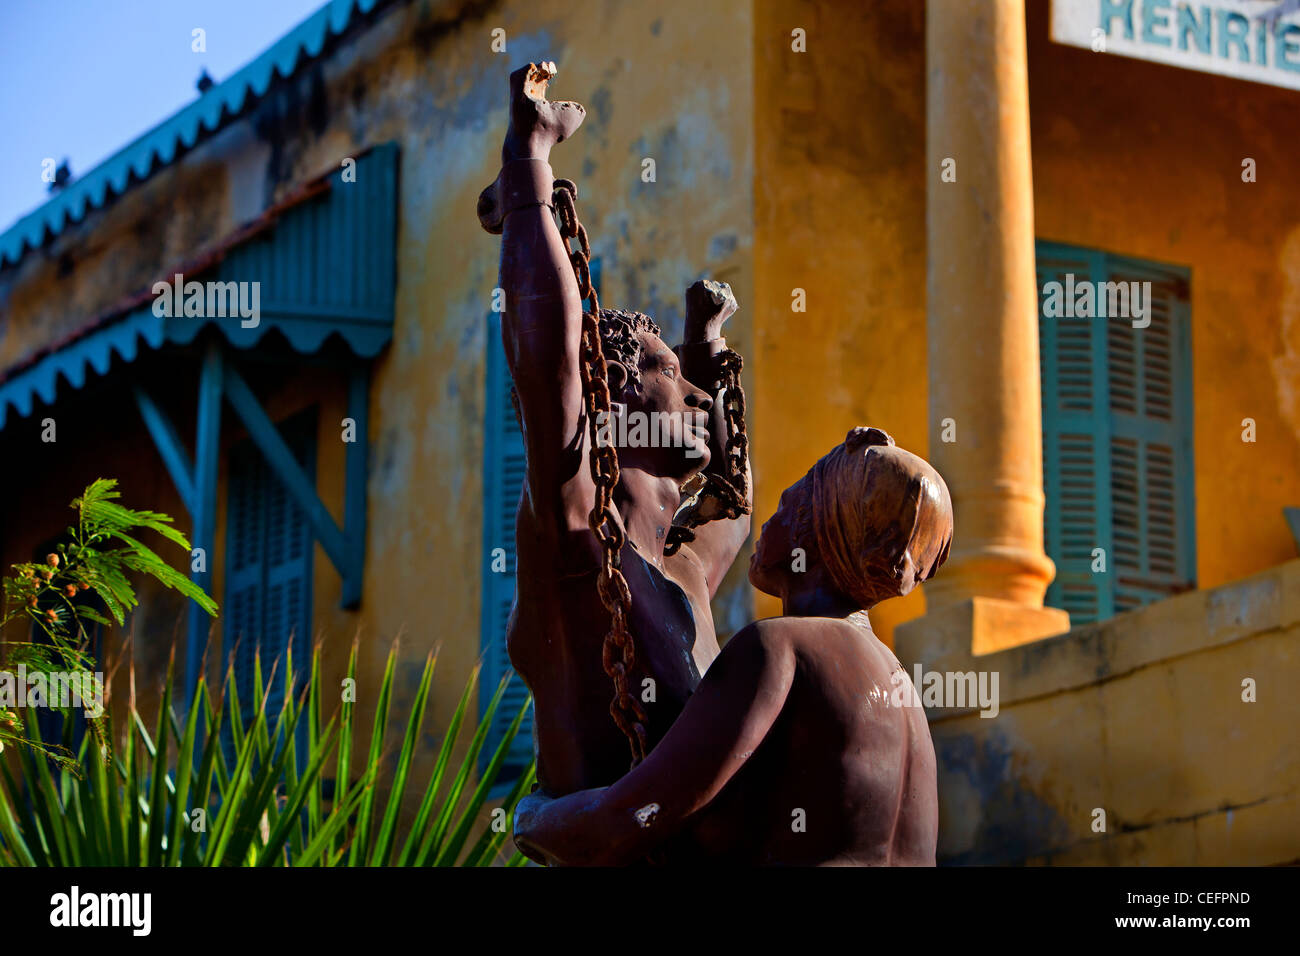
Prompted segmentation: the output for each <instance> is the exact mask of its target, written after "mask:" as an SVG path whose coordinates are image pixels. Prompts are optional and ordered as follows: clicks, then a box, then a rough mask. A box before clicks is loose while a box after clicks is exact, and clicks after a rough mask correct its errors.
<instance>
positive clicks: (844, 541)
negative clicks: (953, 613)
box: [515, 428, 952, 866]
mask: <svg viewBox="0 0 1300 956" xmlns="http://www.w3.org/2000/svg"><path fill="white" fill-rule="evenodd" d="M951 540H952V502H951V500H950V499H949V496H948V489H947V487H946V486H945V485H944V482H943V479H942V478H940V477H939V474H938V473H937V472H936V471H935V470H934V469H933V468H932V467H931V466H930V465H928V464H927V463H926V462H925V461H923V460H922V459H920V458H918V457H916V456H915V455H912V454H911V453H909V452H906V451H903V450H902V449H900V448H897V447H896V446H895V445H894V443H893V439H891V438H889V436H888V435H886V434H885V433H884V432H882V431H880V430H879V429H874V428H856V429H854V430H853V431H851V432H850V433H849V435H848V437H847V439H846V440H845V442H844V444H842V445H840V446H839V447H837V448H836V449H835V450H833V451H832V452H831V453H830V454H828V455H827V456H826V457H824V458H823V459H821V461H819V462H818V463H817V464H816V465H815V466H814V467H813V468H812V470H811V471H809V472H808V474H807V475H805V476H804V477H803V478H802V479H801V480H800V481H799V482H797V483H796V484H794V485H793V486H791V487H790V488H788V489H787V490H786V491H785V493H784V494H783V495H782V496H781V501H780V505H779V507H778V508H777V512H776V514H775V515H773V516H772V518H771V520H770V521H768V522H767V524H766V525H764V527H763V531H762V534H761V535H760V537H759V541H758V545H757V548H756V550H755V553H754V557H753V560H752V562H751V564H750V572H749V577H750V581H751V582H752V583H753V584H754V586H755V587H757V588H760V589H761V590H763V591H765V592H767V593H769V594H772V595H774V596H777V597H780V598H781V601H782V605H783V609H784V614H785V616H783V617H779V618H769V619H767V620H762V621H758V622H757V623H755V624H751V625H749V626H748V627H746V628H744V629H743V630H741V631H740V632H739V633H737V634H736V636H735V637H733V638H732V639H731V640H730V641H729V642H728V643H727V646H726V647H725V648H724V649H723V651H722V653H721V655H720V656H719V657H718V659H717V660H716V661H714V662H713V665H712V667H710V668H709V670H708V672H707V673H706V674H705V675H704V679H703V680H702V681H701V682H700V685H699V687H698V688H697V689H696V691H695V694H694V695H693V696H692V697H691V699H690V701H689V702H688V703H687V705H686V707H685V708H684V709H683V711H682V714H681V716H680V717H679V718H678V719H677V722H676V723H675V724H674V725H673V727H672V729H671V730H670V731H669V732H668V733H667V735H666V736H665V737H664V738H663V740H662V741H660V742H659V744H658V746H657V747H655V749H654V750H653V751H652V752H651V753H650V754H649V756H648V757H647V758H646V760H645V761H644V762H643V763H641V764H640V765H639V766H637V767H636V768H635V769H633V770H632V771H630V772H629V773H628V774H627V775H626V776H624V777H623V778H622V779H621V780H619V781H618V782H617V783H615V784H613V785H612V786H609V787H602V788H596V789H588V790H582V791H579V792H578V793H573V794H569V795H567V796H564V797H561V798H559V799H552V798H550V797H547V796H545V795H543V794H534V795H532V796H529V797H526V798H525V799H524V801H523V802H522V803H521V804H520V807H519V809H518V811H517V813H516V817H515V842H516V845H518V846H519V848H520V849H521V850H522V851H523V852H525V853H526V854H528V855H529V856H531V857H532V858H533V859H536V860H540V861H544V862H547V863H550V864H553V865H556V864H558V865H619V864H627V863H632V862H634V861H637V860H639V859H642V858H643V857H645V856H647V854H651V853H653V852H657V851H658V852H664V853H666V855H667V860H668V861H670V862H672V863H690V862H695V863H713V864H749V865H821V866H835V865H895V866H905V865H922V866H927V865H928V866H933V865H934V862H935V845H936V841H937V836H938V795H937V789H936V784H935V757H934V746H933V744H932V743H931V740H930V731H929V726H928V724H927V721H926V717H925V714H924V712H923V711H922V709H921V708H920V706H918V705H917V704H916V703H915V702H914V700H913V698H912V696H911V695H909V694H902V695H900V694H899V693H898V690H899V688H900V687H903V686H905V687H906V689H907V690H911V686H910V682H909V681H908V678H907V675H906V673H905V672H904V671H903V668H902V667H901V665H900V664H899V663H898V659H897V658H896V657H894V655H893V654H892V653H891V652H890V651H889V650H888V648H886V647H885V646H884V645H883V644H881V643H880V641H878V640H877V639H876V637H875V635H874V634H872V632H871V624H870V622H869V621H868V619H867V614H866V610H867V609H869V608H871V607H872V606H874V605H875V604H877V603H878V602H880V601H882V600H885V599H886V598H890V597H894V596H898V595H903V594H906V593H908V592H909V591H911V590H912V589H913V588H914V587H915V586H916V585H917V584H918V583H920V582H921V581H923V580H925V579H927V578H930V577H932V576H933V575H934V573H935V572H936V571H937V570H938V568H939V566H940V565H941V564H942V563H943V561H944V560H945V558H946V557H947V555H948V549H949V545H950V544H951ZM796 549H803V551H804V554H803V557H804V558H805V559H806V570H799V568H800V567H801V562H800V560H799V558H800V554H799V552H798V551H796ZM792 556H793V557H794V560H792Z"/></svg>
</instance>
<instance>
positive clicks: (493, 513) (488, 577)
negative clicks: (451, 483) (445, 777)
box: [479, 312, 533, 779]
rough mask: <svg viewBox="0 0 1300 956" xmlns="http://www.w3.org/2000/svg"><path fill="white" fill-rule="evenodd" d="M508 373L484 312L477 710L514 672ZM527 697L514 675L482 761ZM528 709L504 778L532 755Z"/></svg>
mask: <svg viewBox="0 0 1300 956" xmlns="http://www.w3.org/2000/svg"><path fill="white" fill-rule="evenodd" d="M510 388H511V382H510V372H509V369H507V368H506V356H505V348H504V346H503V345H502V342H501V315H500V313H497V312H492V313H489V315H488V343H487V403H486V405H487V408H486V416H485V418H486V421H485V422H484V432H485V434H484V452H483V609H482V617H481V625H480V627H481V631H482V635H481V642H482V653H483V671H482V678H481V680H482V683H481V686H480V688H479V712H480V714H481V713H482V712H483V711H484V710H485V709H486V708H487V704H488V702H489V701H490V700H491V699H492V695H493V694H494V693H496V688H497V684H498V682H499V681H500V680H501V678H502V676H503V675H505V674H509V673H512V672H513V669H512V668H511V666H510V656H509V654H508V652H507V650H506V627H507V624H508V623H509V620H510V612H511V609H512V608H513V607H514V601H515V570H516V561H515V513H516V511H517V510H518V508H519V496H520V495H521V494H522V492H523V487H524V470H525V458H524V435H523V432H522V431H521V430H520V428H519V421H518V419H517V418H516V416H515V410H514V405H513V403H512V402H511V399H510ZM497 548H501V549H504V551H505V571H504V572H497V571H493V570H492V564H493V552H494V551H495V550H496V549H497ZM527 696H528V688H527V686H526V685H525V684H524V682H523V680H522V679H521V678H520V677H518V676H515V678H514V679H513V680H512V681H511V683H510V687H509V688H508V689H507V690H506V694H505V696H504V697H503V698H502V700H501V704H500V706H499V707H498V708H497V713H496V716H495V718H494V720H493V723H492V728H491V730H490V731H489V735H488V739H487V743H486V744H485V746H484V760H485V761H486V760H487V759H490V757H491V755H492V754H493V753H495V752H496V748H497V745H498V743H499V742H500V741H501V738H502V736H504V734H505V732H506V730H507V729H508V728H509V726H510V723H511V721H513V720H514V717H515V714H516V713H518V711H519V708H520V707H521V706H522V705H523V702H524V700H525V699H526V698H527ZM532 721H533V718H532V714H531V712H530V713H529V715H528V716H527V717H526V718H525V719H524V723H523V725H522V726H521V727H520V729H519V733H518V735H517V736H516V737H515V739H514V741H513V742H512V744H511V747H510V754H509V756H508V757H507V763H506V766H505V767H504V768H503V770H502V777H503V779H508V778H509V777H511V776H513V775H514V774H516V773H518V772H519V771H521V770H523V768H524V767H526V766H527V765H528V763H529V761H530V760H532V756H533V741H532Z"/></svg>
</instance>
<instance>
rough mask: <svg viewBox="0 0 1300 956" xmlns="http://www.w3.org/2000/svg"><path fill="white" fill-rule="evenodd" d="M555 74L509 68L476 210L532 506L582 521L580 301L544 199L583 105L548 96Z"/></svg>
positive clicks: (587, 490)
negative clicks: (498, 307) (492, 248)
mask: <svg viewBox="0 0 1300 956" xmlns="http://www.w3.org/2000/svg"><path fill="white" fill-rule="evenodd" d="M553 74H554V65H553V64H543V65H541V66H538V65H536V64H531V63H530V64H529V65H528V66H527V67H524V68H522V69H519V70H516V71H515V72H514V73H512V74H511V76H510V96H511V104H510V129H509V132H508V133H507V134H506V140H505V145H504V146H503V147H502V150H501V160H502V168H501V175H500V176H499V177H498V178H497V181H496V182H495V183H494V184H493V185H492V186H490V187H488V189H487V190H485V191H484V193H483V196H482V197H480V200H479V216H480V220H481V221H482V223H483V225H484V228H486V229H487V230H488V231H489V232H498V231H499V232H500V233H501V279H500V281H501V287H502V289H504V291H505V311H504V313H503V314H502V317H501V335H502V339H503V341H504V345H505V354H506V362H507V364H508V366H509V368H510V374H511V377H512V378H513V380H514V384H515V390H516V392H517V394H518V397H519V405H520V411H521V415H522V418H523V431H524V442H525V447H526V450H527V455H528V476H527V481H528V492H529V495H528V497H529V500H530V503H531V506H532V509H533V512H534V514H535V515H537V516H538V517H539V518H543V519H547V518H554V519H557V520H559V521H561V522H567V523H568V525H569V526H570V527H572V528H575V529H585V528H586V510H585V509H586V508H589V507H590V503H591V498H592V492H591V478H590V475H589V474H588V471H587V469H586V467H585V460H584V456H583V447H584V445H583V442H584V434H583V432H584V425H585V419H584V416H583V408H582V384H581V379H580V377H579V365H578V362H579V346H580V339H581V328H582V300H581V299H580V297H579V290H578V284H577V280H576V279H575V278H574V275H573V267H572V266H571V265H570V263H569V258H568V255H567V254H566V252H565V249H564V243H563V240H562V239H561V238H560V232H559V229H558V228H557V227H556V224H555V219H554V217H553V213H552V208H551V205H550V203H551V194H552V188H553V186H552V183H553V174H552V171H551V167H550V162H549V161H550V154H551V147H552V146H554V145H555V144H556V143H559V142H562V141H563V140H565V139H567V138H568V137H569V136H570V135H571V134H572V133H573V132H574V131H575V130H576V129H577V128H578V126H579V125H580V124H581V122H582V119H583V116H584V113H583V110H582V107H581V106H579V105H578V104H576V103H552V102H549V101H548V100H547V99H546V85H547V83H548V82H549V80H550V77H551V76H552V75H553ZM587 537H590V536H589V535H588V536H587Z"/></svg>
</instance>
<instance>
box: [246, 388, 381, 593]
mask: <svg viewBox="0 0 1300 956" xmlns="http://www.w3.org/2000/svg"><path fill="white" fill-rule="evenodd" d="M222 381H223V384H224V387H225V395H226V400H227V401H229V402H230V407H231V408H233V409H234V410H235V414H237V415H238V416H239V417H240V419H241V420H242V421H243V423H244V427H246V428H247V429H248V434H249V437H251V438H252V439H253V444H255V445H256V446H257V449H258V451H260V452H261V453H262V457H263V458H264V459H266V463H267V464H268V465H269V466H270V467H271V471H272V472H274V473H275V476H276V477H277V478H279V479H280V481H281V482H282V483H283V484H284V486H285V488H286V489H287V490H288V492H289V494H290V495H292V496H293V499H294V501H295V503H296V504H297V505H298V507H299V508H301V509H302V511H303V513H304V514H305V515H306V516H307V521H308V523H309V524H310V525H311V529H312V533H313V534H314V535H315V536H316V540H318V541H319V542H320V543H321V546H322V547H323V548H324V549H325V554H326V555H327V556H328V557H329V559H330V561H331V562H332V563H333V564H334V567H335V568H336V569H337V570H338V572H339V574H340V575H341V576H342V578H343V601H342V603H343V606H344V607H356V606H357V604H359V603H360V601H361V573H362V568H363V566H364V555H365V551H364V540H365V539H364V535H365V464H366V452H365V446H366V443H367V442H368V435H367V433H366V431H365V426H366V424H367V414H366V412H365V410H364V409H365V405H366V402H367V395H366V393H365V386H366V385H368V377H367V375H366V373H364V372H360V371H358V372H354V373H353V376H352V380H351V381H350V383H349V388H348V405H349V412H350V414H351V417H353V418H354V419H356V438H357V441H356V442H354V443H352V444H351V445H349V447H348V450H347V458H346V468H347V472H346V474H345V479H344V480H345V482H346V492H345V494H346V500H345V503H344V528H346V529H347V530H346V532H345V531H344V530H342V529H340V528H339V526H338V525H337V524H336V523H335V522H334V518H333V516H332V515H331V514H330V513H329V510H328V509H327V508H326V507H325V505H324V504H322V503H321V500H320V497H319V496H318V495H317V494H316V487H315V484H314V483H313V482H312V481H311V479H310V478H308V477H307V473H306V472H304V471H303V469H302V467H301V466H300V465H299V464H298V462H297V461H295V460H294V457H293V452H291V451H290V450H289V446H288V445H286V444H285V442H284V439H283V438H281V437H280V432H279V430H278V429H277V428H276V427H275V424H274V423H273V422H272V421H271V419H270V418H269V417H268V416H267V414H266V412H265V411H263V410H262V406H261V404H260V403H259V402H258V400H257V396H256V395H254V394H253V390H252V389H250V388H249V387H248V383H247V382H245V381H244V379H243V376H241V375H240V374H239V373H238V372H237V371H236V370H235V369H234V368H233V367H231V366H230V365H229V364H227V365H226V366H225V368H224V370H223V376H222ZM358 383H360V384H358ZM357 405H360V406H361V408H362V411H361V412H360V417H359V418H358V417H357V412H356V408H355V406H357ZM358 499H359V500H358ZM349 519H350V520H349Z"/></svg>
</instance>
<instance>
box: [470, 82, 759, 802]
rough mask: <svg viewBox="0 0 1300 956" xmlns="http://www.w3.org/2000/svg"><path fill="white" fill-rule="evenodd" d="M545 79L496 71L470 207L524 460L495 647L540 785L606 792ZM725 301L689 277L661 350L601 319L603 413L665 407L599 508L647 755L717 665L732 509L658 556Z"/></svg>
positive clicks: (711, 413)
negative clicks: (525, 717)
mask: <svg viewBox="0 0 1300 956" xmlns="http://www.w3.org/2000/svg"><path fill="white" fill-rule="evenodd" d="M553 73H554V66H553V65H552V64H543V65H541V66H538V65H534V64H529V66H528V67H526V68H524V69H521V70H518V71H516V72H515V73H514V74H512V75H511V77H510V93H511V102H510V127H509V131H508V132H507V134H506V138H505V145H504V146H503V148H502V151H501V153H502V156H501V158H502V169H501V174H500V176H499V177H498V178H497V181H496V182H495V183H494V184H493V185H492V186H490V187H488V189H487V190H485V191H484V194H483V196H482V197H481V198H480V201H479V214H480V219H481V221H482V223H483V225H484V227H485V228H486V229H487V230H488V231H489V232H494V233H495V232H500V233H501V236H502V245H501V279H500V281H501V286H502V287H503V288H504V290H505V303H506V304H505V312H504V313H503V315H502V323H501V325H502V337H503V339H504V344H505V353H506V360H507V363H508V365H509V369H510V374H511V376H512V377H513V380H514V385H515V389H516V392H517V396H518V409H519V412H520V416H521V423H522V426H523V432H524V441H525V449H526V454H527V477H526V481H525V484H524V490H523V494H522V496H521V499H520V502H519V510H518V517H517V535H518V536H517V553H518V565H517V582H518V583H517V588H516V595H517V598H516V604H515V609H514V612H513V613H512V615H511V617H510V622H509V626H508V647H509V652H510V659H511V662H512V663H513V665H514V667H515V669H516V670H517V671H518V672H519V674H520V675H522V676H523V678H524V680H525V681H526V682H527V684H528V686H529V688H530V689H531V690H532V692H533V697H534V707H535V715H536V721H535V726H536V728H537V729H536V747H537V757H538V769H537V776H538V780H539V782H540V784H541V787H542V789H543V790H544V791H545V792H547V793H550V794H555V795H558V794H565V793H571V792H573V791H575V790H580V789H583V788H586V787H593V786H599V785H603V784H608V783H612V782H613V781H615V780H616V779H618V777H619V776H620V775H621V774H622V773H623V772H625V771H626V770H627V768H628V764H629V758H630V750H629V744H628V740H627V738H626V737H625V736H624V734H623V733H622V731H620V729H619V727H618V726H617V725H616V724H615V721H614V719H613V718H612V717H611V714H610V697H611V695H612V693H613V686H612V684H611V682H610V679H609V677H608V676H607V674H606V672H605V670H604V667H603V665H602V643H603V641H604V637H605V634H606V632H607V631H608V630H609V626H610V615H609V613H608V612H607V611H606V609H605V607H604V606H603V605H602V603H601V600H600V598H599V597H598V595H597V590H596V576H597V570H598V568H599V565H600V558H601V552H600V547H599V545H598V543H597V541H596V538H595V536H594V535H593V533H592V531H591V529H590V528H589V526H588V513H589V512H590V511H591V508H592V502H593V496H594V491H595V485H594V482H593V478H592V475H591V473H590V471H589V468H588V452H589V448H590V440H591V439H590V433H589V427H588V422H587V417H586V412H585V409H584V404H583V387H582V382H581V378H580V364H579V363H580V358H581V356H580V346H581V342H580V338H581V323H582V302H581V299H580V297H579V288H578V285H577V281H576V279H575V277H574V273H573V266H572V264H571V263H570V261H569V258H568V255H567V254H566V251H565V248H564V244H563V241H562V239H561V236H560V232H559V230H558V229H557V226H556V223H555V220H554V218H553V210H552V205H551V204H552V190H553V184H554V177H553V174H552V172H551V167H550V165H549V158H550V152H551V148H552V147H553V146H554V145H555V144H556V143H559V142H561V141H563V140H565V139H567V138H568V137H569V136H570V135H572V134H573V132H574V131H575V130H576V129H577V128H578V126H579V124H580V123H581V122H582V119H583V116H584V112H583V109H582V107H581V106H578V105H577V104H576V103H558V102H557V103H552V102H548V101H547V99H546V96H545V90H546V85H547V83H548V82H549V80H550V77H551V75H553ZM735 308H736V304H735V300H734V298H732V297H731V295H730V290H729V289H727V288H726V287H725V286H719V285H717V284H713V283H709V284H704V283H697V284H696V285H695V286H693V287H692V288H691V290H689V292H688V294H687V319H686V327H685V343H684V344H683V345H681V346H680V347H679V348H678V349H677V350H676V351H674V350H671V349H669V348H668V347H667V346H666V345H665V344H664V343H663V341H662V340H661V339H660V338H659V329H658V327H657V326H656V325H655V324H654V322H653V321H651V319H650V318H649V317H648V316H646V315H642V314H640V313H636V312H627V311H622V310H603V311H602V313H601V315H600V337H601V341H602V347H603V351H604V354H605V358H606V361H607V368H608V384H609V390H610V393H611V397H612V400H613V402H615V403H618V404H617V405H616V408H617V409H618V414H626V415H650V414H654V413H658V414H660V415H663V414H665V413H666V414H667V416H669V418H671V419H672V420H673V421H674V422H675V423H676V427H677V432H676V434H677V436H678V437H679V438H680V441H678V442H677V443H676V445H677V446H676V447H662V445H661V447H635V448H629V447H622V448H619V449H618V455H619V464H620V466H621V479H620V481H619V483H618V485H617V487H616V489H615V493H614V504H615V506H616V509H617V515H616V520H618V521H619V522H620V524H621V527H622V528H623V530H624V531H625V532H626V539H627V543H626V545H625V546H624V547H623V549H622V552H621V562H622V572H623V574H624V576H625V577H626V580H627V585H628V589H629V591H630V593H631V614H630V619H629V630H630V631H631V634H632V636H633V640H634V641H635V650H636V665H635V667H634V668H633V672H632V673H630V674H628V675H627V678H628V679H627V684H628V686H629V688H630V689H631V690H632V692H633V693H635V694H636V695H637V696H638V697H639V698H641V699H642V700H645V699H646V697H648V696H653V703H648V702H647V703H645V704H644V710H645V711H646V714H647V718H648V720H647V723H646V727H645V729H646V737H647V740H646V749H647V750H649V748H651V747H653V746H654V745H655V744H656V743H657V742H658V740H659V739H660V738H661V737H662V736H663V734H664V733H665V732H666V731H667V730H668V728H669V727H670V726H671V725H672V722H673V720H674V719H675V718H676V717H677V715H678V714H679V713H680V711H681V708H682V707H683V706H684V705H685V703H686V700H687V699H688V698H689V697H690V695H691V693H692V692H693V691H694V690H695V687H696V685H697V684H698V683H699V680H700V675H701V674H702V673H703V672H704V671H705V670H707V669H708V667H709V665H710V664H711V663H712V661H713V659H714V657H716V656H717V654H718V641H717V637H716V635H715V634H714V629H713V619H712V614H711V612H710V608H709V601H710V599H711V598H712V597H713V595H714V592H715V591H716V590H717V588H718V585H719V583H720V582H721V581H722V578H723V575H724V574H725V573H726V571H727V569H728V568H729V567H730V565H731V563H732V561H733V560H734V558H735V556H736V553H737V552H738V551H739V549H740V547H741V545H742V544H743V543H744V541H745V539H746V537H747V536H748V534H749V519H748V517H747V516H742V517H740V518H737V519H731V520H719V521H714V522H711V523H709V524H707V525H703V526H701V527H700V528H699V529H698V531H697V532H696V534H695V538H694V540H693V541H691V542H690V543H688V544H684V545H682V546H681V547H680V548H679V549H678V550H676V551H675V553H673V554H671V555H665V550H664V546H665V544H666V543H667V542H668V538H669V531H670V528H671V524H672V519H673V516H674V514H675V513H676V512H677V510H678V507H679V505H680V504H681V499H682V493H681V489H682V486H683V484H684V483H685V482H686V481H687V480H688V479H690V478H692V477H693V476H695V475H697V474H699V473H701V472H702V471H704V470H706V469H709V468H710V467H718V466H717V465H711V463H713V462H717V463H721V462H722V460H723V454H722V451H721V448H722V446H721V442H722V441H723V439H724V436H725V434H726V432H725V422H724V421H723V420H722V418H721V411H720V408H719V407H715V406H716V405H717V398H718V396H717V395H716V394H710V393H709V392H708V391H706V390H704V389H703V388H697V387H696V385H694V384H692V383H701V384H706V385H710V386H711V385H712V384H713V383H715V382H717V381H718V380H719V372H718V363H719V356H720V353H721V352H722V351H723V349H724V348H725V342H724V341H723V339H722V338H721V329H722V324H723V322H724V321H725V320H726V319H727V317H728V316H729V315H731V313H732V312H734V311H735ZM706 423H707V424H706ZM611 432H616V429H613V428H611ZM647 680H649V681H651V682H652V683H651V684H647V683H646V681H647ZM647 688H652V689H653V694H652V695H646V694H645V690H646V689H647Z"/></svg>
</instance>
